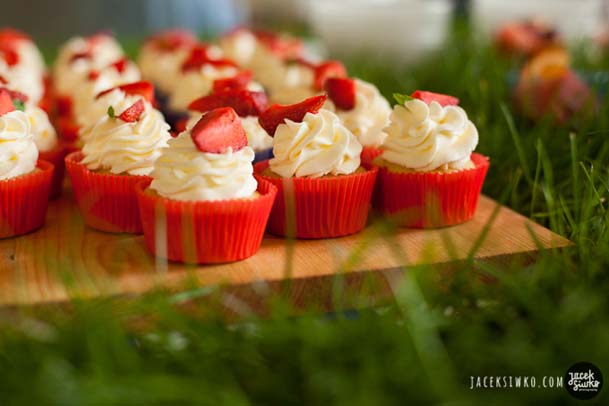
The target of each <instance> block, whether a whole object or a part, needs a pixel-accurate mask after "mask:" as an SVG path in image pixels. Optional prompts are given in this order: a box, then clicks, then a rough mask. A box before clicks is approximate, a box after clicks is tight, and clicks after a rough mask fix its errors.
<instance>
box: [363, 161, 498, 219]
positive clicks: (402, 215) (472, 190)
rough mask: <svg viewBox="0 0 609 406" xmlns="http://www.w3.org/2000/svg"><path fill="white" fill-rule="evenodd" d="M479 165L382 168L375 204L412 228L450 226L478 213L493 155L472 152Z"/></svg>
mask: <svg viewBox="0 0 609 406" xmlns="http://www.w3.org/2000/svg"><path fill="white" fill-rule="evenodd" d="M471 159H472V161H473V162H474V165H475V168H473V169H464V170H460V171H455V172H448V173H435V172H409V173H398V172H392V171H391V170H389V169H387V168H386V167H381V168H380V169H379V177H378V182H377V189H376V191H375V192H376V193H377V195H376V196H375V199H374V202H373V203H374V206H375V208H377V209H379V210H380V211H381V212H382V213H384V214H385V215H389V216H391V217H392V218H393V219H394V220H395V221H396V222H397V224H399V225H400V226H403V227H411V228H434V227H447V226H451V225H455V224H459V223H464V222H466V221H468V220H471V218H472V217H473V216H474V214H475V212H476V207H477V205H478V198H479V197H480V192H481V190H482V184H483V183H484V178H485V177H486V173H487V172H488V168H489V159H488V158H487V157H485V156H482V155H480V154H476V153H474V154H472V156H471Z"/></svg>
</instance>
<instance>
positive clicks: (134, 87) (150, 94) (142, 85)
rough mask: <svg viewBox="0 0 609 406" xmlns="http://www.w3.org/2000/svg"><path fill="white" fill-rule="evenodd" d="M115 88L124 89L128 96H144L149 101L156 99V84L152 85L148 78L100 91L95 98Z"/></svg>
mask: <svg viewBox="0 0 609 406" xmlns="http://www.w3.org/2000/svg"><path fill="white" fill-rule="evenodd" d="M115 89H119V90H121V91H123V92H124V93H125V94H126V95H128V96H135V95H139V96H142V97H143V98H144V99H145V100H146V101H147V102H149V103H152V102H153V101H154V86H152V83H150V82H148V81H146V80H142V81H139V82H133V83H128V84H126V85H120V86H116V87H113V88H111V89H107V90H104V91H103V92H101V93H99V94H98V95H97V96H96V97H95V98H96V99H99V98H100V97H102V96H103V95H105V94H108V93H110V92H111V91H113V90H115Z"/></svg>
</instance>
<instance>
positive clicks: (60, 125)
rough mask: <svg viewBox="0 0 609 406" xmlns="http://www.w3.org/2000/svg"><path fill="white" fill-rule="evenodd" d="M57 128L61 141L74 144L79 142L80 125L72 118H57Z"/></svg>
mask: <svg viewBox="0 0 609 406" xmlns="http://www.w3.org/2000/svg"><path fill="white" fill-rule="evenodd" d="M55 128H56V129H57V132H58V133H59V136H60V137H61V139H62V140H63V141H65V142H66V143H73V142H75V141H77V140H78V124H76V121H75V120H74V119H73V118H72V117H69V116H67V117H62V116H59V117H57V119H56V120H55Z"/></svg>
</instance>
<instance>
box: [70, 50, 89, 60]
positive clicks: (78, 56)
mask: <svg viewBox="0 0 609 406" xmlns="http://www.w3.org/2000/svg"><path fill="white" fill-rule="evenodd" d="M92 56H93V55H92V53H91V51H84V52H77V53H75V54H73V55H72V56H71V57H70V63H74V62H76V61H77V60H79V59H91V57H92Z"/></svg>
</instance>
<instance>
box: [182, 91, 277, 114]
mask: <svg viewBox="0 0 609 406" xmlns="http://www.w3.org/2000/svg"><path fill="white" fill-rule="evenodd" d="M267 105H268V100H267V97H266V94H264V93H263V92H250V91H249V90H243V89H237V90H225V91H223V92H216V93H212V94H210V95H208V96H204V97H201V98H199V99H197V100H195V101H193V102H192V103H190V105H189V106H188V110H193V111H199V112H201V113H205V112H208V111H211V110H213V109H217V108H220V107H231V108H232V109H233V110H235V112H236V113H237V114H238V115H239V116H241V117H247V116H259V115H260V114H261V113H262V112H263V111H264V110H266V108H267Z"/></svg>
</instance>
